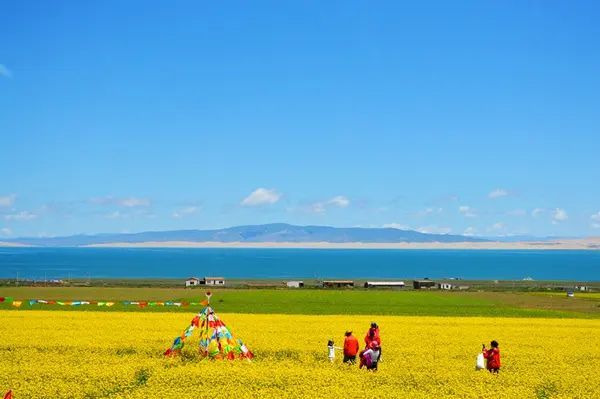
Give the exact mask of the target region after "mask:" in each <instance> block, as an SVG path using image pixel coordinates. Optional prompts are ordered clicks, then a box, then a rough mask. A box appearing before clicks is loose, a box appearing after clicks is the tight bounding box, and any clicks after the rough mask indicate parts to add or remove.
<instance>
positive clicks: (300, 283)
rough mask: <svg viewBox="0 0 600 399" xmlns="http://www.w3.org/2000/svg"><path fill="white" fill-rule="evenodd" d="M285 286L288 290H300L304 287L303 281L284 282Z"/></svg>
mask: <svg viewBox="0 0 600 399" xmlns="http://www.w3.org/2000/svg"><path fill="white" fill-rule="evenodd" d="M285 285H286V287H288V288H302V287H304V281H286V282H285Z"/></svg>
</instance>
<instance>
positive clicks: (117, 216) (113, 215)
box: [106, 211, 125, 219]
mask: <svg viewBox="0 0 600 399" xmlns="http://www.w3.org/2000/svg"><path fill="white" fill-rule="evenodd" d="M123 217H125V215H123V214H122V213H121V212H119V211H114V212H111V213H109V214H107V215H106V218H107V219H121V218H123Z"/></svg>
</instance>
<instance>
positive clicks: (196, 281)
mask: <svg viewBox="0 0 600 399" xmlns="http://www.w3.org/2000/svg"><path fill="white" fill-rule="evenodd" d="M197 285H200V279H199V278H196V277H190V278H188V279H187V280H185V286H186V287H195V286H197Z"/></svg>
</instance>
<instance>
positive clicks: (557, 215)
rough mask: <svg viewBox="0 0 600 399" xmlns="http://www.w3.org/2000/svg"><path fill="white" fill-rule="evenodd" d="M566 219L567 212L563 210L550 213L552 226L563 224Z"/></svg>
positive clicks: (567, 216) (558, 209)
mask: <svg viewBox="0 0 600 399" xmlns="http://www.w3.org/2000/svg"><path fill="white" fill-rule="evenodd" d="M568 218H569V215H567V212H566V211H565V210H564V209H561V208H556V209H555V210H554V211H553V212H552V223H554V224H557V223H559V222H564V221H565V220H567V219H568Z"/></svg>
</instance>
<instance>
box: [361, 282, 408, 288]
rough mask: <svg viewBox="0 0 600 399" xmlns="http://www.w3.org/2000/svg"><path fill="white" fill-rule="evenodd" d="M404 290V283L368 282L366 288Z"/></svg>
mask: <svg viewBox="0 0 600 399" xmlns="http://www.w3.org/2000/svg"><path fill="white" fill-rule="evenodd" d="M377 287H382V288H404V281H366V282H365V288H377Z"/></svg>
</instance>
